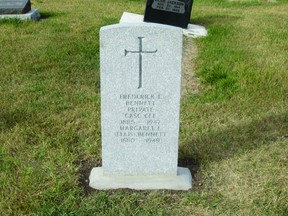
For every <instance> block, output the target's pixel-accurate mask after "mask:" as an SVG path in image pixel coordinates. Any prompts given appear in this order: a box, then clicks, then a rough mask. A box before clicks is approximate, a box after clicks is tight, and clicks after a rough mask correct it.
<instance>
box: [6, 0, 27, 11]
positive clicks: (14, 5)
mask: <svg viewBox="0 0 288 216" xmlns="http://www.w3.org/2000/svg"><path fill="white" fill-rule="evenodd" d="M30 10H31V2H30V0H0V14H25V13H27V12H29V11H30Z"/></svg>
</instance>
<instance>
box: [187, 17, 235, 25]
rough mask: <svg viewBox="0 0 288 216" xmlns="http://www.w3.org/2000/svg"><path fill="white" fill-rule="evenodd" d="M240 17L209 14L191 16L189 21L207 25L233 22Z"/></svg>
mask: <svg viewBox="0 0 288 216" xmlns="http://www.w3.org/2000/svg"><path fill="white" fill-rule="evenodd" d="M238 19H240V17H239V16H230V15H211V16H205V17H198V18H192V19H191V23H193V24H198V25H203V26H206V27H209V26H210V25H213V24H223V25H226V24H233V22H235V21H236V20H238Z"/></svg>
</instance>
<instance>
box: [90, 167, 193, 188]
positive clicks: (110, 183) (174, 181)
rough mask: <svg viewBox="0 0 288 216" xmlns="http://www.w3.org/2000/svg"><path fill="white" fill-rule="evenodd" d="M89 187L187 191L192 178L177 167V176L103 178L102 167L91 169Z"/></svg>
mask: <svg viewBox="0 0 288 216" xmlns="http://www.w3.org/2000/svg"><path fill="white" fill-rule="evenodd" d="M89 182H90V183H89V186H90V187H92V188H94V189H98V190H109V189H120V188H129V189H134V190H161V189H166V190H189V189H190V188H192V176H191V173H190V170H189V169H188V168H182V167H178V170H177V176H162V175H161V176H160V175H159V176H158V175H153V176H104V175H103V168H102V167H95V168H93V169H92V171H91V174H90V176H89Z"/></svg>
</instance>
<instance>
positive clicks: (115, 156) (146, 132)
mask: <svg viewBox="0 0 288 216" xmlns="http://www.w3.org/2000/svg"><path fill="white" fill-rule="evenodd" d="M100 58H101V60H100V65H101V66H100V70H101V115H102V117H101V118H102V119H101V122H102V165H103V167H98V168H93V170H92V172H91V175H90V186H91V187H93V188H96V189H116V188H131V189H175V190H187V189H189V188H191V187H192V178H191V174H190V171H189V170H188V169H187V168H179V167H177V161H178V135H179V112H180V90H181V61H182V29H180V28H177V27H171V26H167V25H160V24H147V23H144V24H118V25H112V26H105V27H103V28H101V30H100Z"/></svg>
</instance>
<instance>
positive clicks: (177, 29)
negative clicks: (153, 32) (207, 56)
mask: <svg viewBox="0 0 288 216" xmlns="http://www.w3.org/2000/svg"><path fill="white" fill-rule="evenodd" d="M127 27H156V28H162V29H167V30H174V31H179V33H181V34H182V31H183V30H182V28H180V27H175V26H170V25H164V24H158V23H120V24H112V25H107V26H102V27H101V28H100V32H101V31H106V30H110V29H116V28H127Z"/></svg>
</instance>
